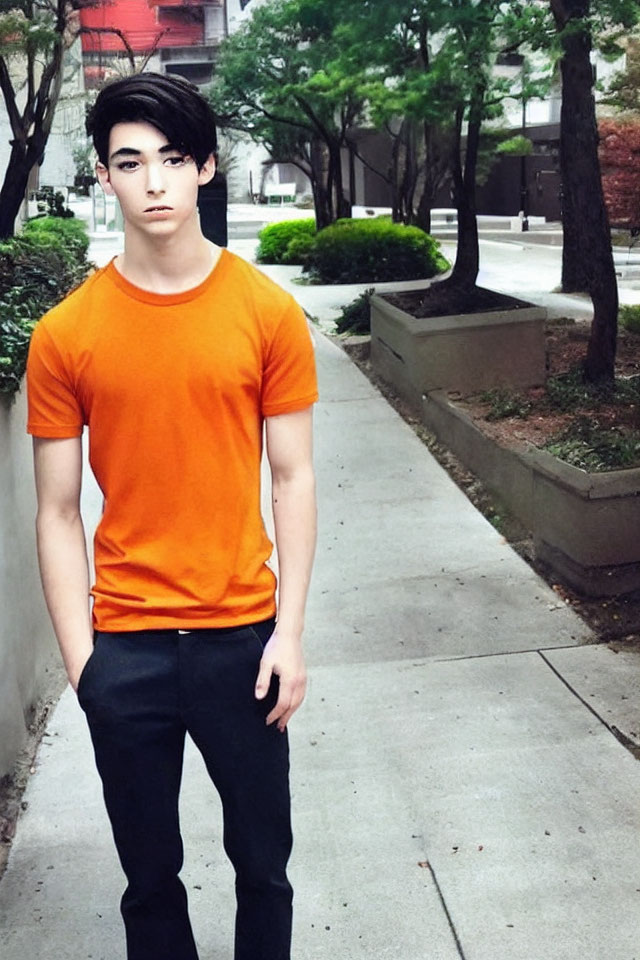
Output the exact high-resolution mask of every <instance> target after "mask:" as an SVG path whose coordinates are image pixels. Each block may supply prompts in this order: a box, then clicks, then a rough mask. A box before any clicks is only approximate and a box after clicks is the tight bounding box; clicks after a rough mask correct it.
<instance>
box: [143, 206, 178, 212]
mask: <svg viewBox="0 0 640 960" xmlns="http://www.w3.org/2000/svg"><path fill="white" fill-rule="evenodd" d="M158 210H171V207H167V206H165V205H164V204H158V205H157V206H155V207H147V209H146V210H145V211H144V212H145V213H156V212H157V211H158Z"/></svg>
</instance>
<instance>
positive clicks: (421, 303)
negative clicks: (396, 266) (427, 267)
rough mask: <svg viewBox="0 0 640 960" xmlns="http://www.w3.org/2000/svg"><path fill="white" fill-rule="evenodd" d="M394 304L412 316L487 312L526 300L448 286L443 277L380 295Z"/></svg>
mask: <svg viewBox="0 0 640 960" xmlns="http://www.w3.org/2000/svg"><path fill="white" fill-rule="evenodd" d="M384 299H385V300H387V301H388V302H389V303H390V304H392V305H393V306H394V307H397V308H398V309H399V310H404V311H405V313H409V314H411V316H413V317H418V318H421V317H448V316H455V315H457V314H461V313H491V312H493V311H496V310H521V309H523V308H526V307H530V306H531V304H530V303H525V302H524V300H517V299H516V298H515V297H507V296H506V295H505V294H502V293H496V292H495V291H494V290H486V289H485V288H484V287H471V288H469V289H467V290H465V289H459V288H457V287H450V286H448V285H447V283H446V281H436V282H435V283H432V284H431V286H430V287H428V288H427V289H426V290H414V291H409V292H407V293H387V294H385V295H384Z"/></svg>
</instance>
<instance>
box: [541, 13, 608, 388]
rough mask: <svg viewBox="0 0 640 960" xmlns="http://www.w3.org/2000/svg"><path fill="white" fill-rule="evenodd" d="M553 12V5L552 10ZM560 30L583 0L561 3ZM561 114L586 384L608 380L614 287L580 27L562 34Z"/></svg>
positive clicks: (585, 32) (586, 42)
mask: <svg viewBox="0 0 640 960" xmlns="http://www.w3.org/2000/svg"><path fill="white" fill-rule="evenodd" d="M555 9H556V10H557V6H556V7H555ZM562 12H563V13H564V14H565V19H564V22H562V21H558V19H557V16H556V20H557V22H558V25H559V26H560V27H561V28H562V27H565V26H566V24H567V22H568V21H569V20H571V19H574V20H576V19H578V18H580V17H586V16H587V15H588V13H589V2H588V0H564V3H563V4H562ZM561 39H562V45H563V50H564V53H563V57H562V60H561V63H560V66H561V71H562V112H561V117H560V153H561V167H562V180H563V193H564V196H565V198H566V202H567V204H568V209H569V211H570V218H571V223H570V226H569V235H568V236H567V234H565V237H564V242H565V245H567V244H571V245H572V246H573V251H572V252H573V254H575V255H576V256H579V257H580V259H581V260H582V261H583V263H584V267H585V272H586V282H587V290H588V292H589V294H590V295H591V299H592V301H593V322H592V324H591V338H590V340H589V345H588V348H587V355H586V358H585V363H584V372H585V376H586V378H587V380H590V381H600V380H610V381H612V380H613V378H614V375H615V356H616V340H617V324H618V285H617V281H616V273H615V267H614V262H613V254H612V251H611V231H610V228H609V220H608V216H607V210H606V206H605V202H604V195H603V190H602V178H601V174H600V161H599V158H598V128H597V124H596V112H595V101H594V97H593V68H592V66H591V60H590V53H591V35H590V32H589V28H588V26H586V25H585V27H584V29H582V30H576V29H573V30H571V31H566V32H565V33H564V34H563V35H562V38H561Z"/></svg>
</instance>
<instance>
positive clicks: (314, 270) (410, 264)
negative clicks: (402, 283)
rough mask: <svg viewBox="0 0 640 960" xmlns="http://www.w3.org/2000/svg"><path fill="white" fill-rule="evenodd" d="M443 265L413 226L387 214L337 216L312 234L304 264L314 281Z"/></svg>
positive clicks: (406, 273)
mask: <svg viewBox="0 0 640 960" xmlns="http://www.w3.org/2000/svg"><path fill="white" fill-rule="evenodd" d="M448 267H449V263H448V261H447V260H446V259H445V257H443V255H442V254H441V253H440V250H439V244H438V242H437V241H436V240H434V239H433V237H431V236H430V235H429V234H428V233H425V232H424V230H420V229H419V227H406V226H404V225H403V224H399V223H391V222H389V221H388V220H383V219H375V220H338V221H337V223H335V224H333V225H332V226H330V227H326V228H325V229H324V230H321V231H320V233H318V235H317V236H316V239H315V243H314V245H313V248H312V249H311V251H310V252H309V255H308V259H307V269H308V270H309V272H310V274H311V277H312V279H313V280H315V281H316V282H318V283H370V282H381V281H385V280H422V279H424V278H428V277H433V276H435V275H436V274H438V273H442V272H443V271H444V270H447V269H448Z"/></svg>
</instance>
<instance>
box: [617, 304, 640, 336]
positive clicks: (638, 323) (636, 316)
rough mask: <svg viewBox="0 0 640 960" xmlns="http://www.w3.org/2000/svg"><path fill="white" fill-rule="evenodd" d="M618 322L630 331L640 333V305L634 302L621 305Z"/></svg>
mask: <svg viewBox="0 0 640 960" xmlns="http://www.w3.org/2000/svg"><path fill="white" fill-rule="evenodd" d="M618 322H619V324H620V326H621V327H623V328H624V329H625V330H628V331H629V333H638V334H640V305H638V304H634V305H633V306H631V305H625V306H623V307H620V311H619V313H618Z"/></svg>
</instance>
